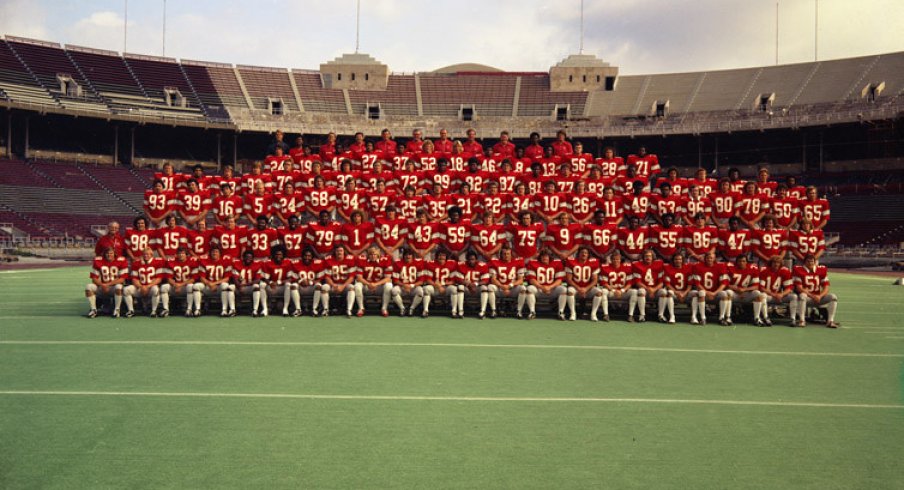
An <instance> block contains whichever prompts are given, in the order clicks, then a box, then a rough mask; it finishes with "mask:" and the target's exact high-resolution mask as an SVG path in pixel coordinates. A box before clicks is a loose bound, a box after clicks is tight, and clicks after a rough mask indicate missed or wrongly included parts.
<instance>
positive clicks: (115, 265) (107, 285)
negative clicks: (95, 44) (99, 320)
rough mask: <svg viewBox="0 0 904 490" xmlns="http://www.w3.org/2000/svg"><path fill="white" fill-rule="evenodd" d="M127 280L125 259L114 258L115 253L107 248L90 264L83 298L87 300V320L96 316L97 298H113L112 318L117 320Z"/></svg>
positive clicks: (127, 270) (127, 271)
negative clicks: (89, 272)
mask: <svg viewBox="0 0 904 490" xmlns="http://www.w3.org/2000/svg"><path fill="white" fill-rule="evenodd" d="M128 278H129V263H128V262H127V261H126V259H125V257H122V256H119V257H117V256H116V251H115V250H114V249H113V248H112V247H109V248H107V249H105V250H104V251H103V252H102V254H101V256H99V257H97V258H95V259H94V262H93V263H92V264H91V282H90V283H88V285H87V286H85V297H86V298H88V307H89V310H88V318H95V317H96V316H97V298H98V296H100V298H101V299H108V298H110V297H111V296H112V297H113V312H112V316H113V318H119V307H120V305H121V304H122V290H123V287H124V284H125V283H126V280H127V279H128Z"/></svg>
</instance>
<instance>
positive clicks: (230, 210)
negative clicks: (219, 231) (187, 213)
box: [213, 195, 245, 221]
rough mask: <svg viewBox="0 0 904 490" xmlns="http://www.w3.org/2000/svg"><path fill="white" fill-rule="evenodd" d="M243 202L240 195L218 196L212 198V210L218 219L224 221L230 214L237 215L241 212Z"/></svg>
mask: <svg viewBox="0 0 904 490" xmlns="http://www.w3.org/2000/svg"><path fill="white" fill-rule="evenodd" d="M244 206H245V203H244V202H243V201H242V198H241V197H238V196H236V195H232V196H231V197H225V196H220V197H218V198H216V199H214V200H213V212H214V214H215V215H216V217H217V218H218V219H219V220H220V221H226V219H227V218H229V217H230V216H238V215H240V214H242V210H243V209H244Z"/></svg>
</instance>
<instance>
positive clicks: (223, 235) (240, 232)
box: [210, 218, 248, 260]
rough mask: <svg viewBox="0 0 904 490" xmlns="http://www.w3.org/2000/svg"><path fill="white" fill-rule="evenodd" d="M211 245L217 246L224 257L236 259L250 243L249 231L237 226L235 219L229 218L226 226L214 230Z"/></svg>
mask: <svg viewBox="0 0 904 490" xmlns="http://www.w3.org/2000/svg"><path fill="white" fill-rule="evenodd" d="M210 243H211V244H213V245H216V246H217V248H219V249H220V252H221V254H222V255H223V256H224V257H228V258H229V259H230V260H233V259H236V258H238V257H239V255H240V254H241V251H242V249H244V248H245V246H246V245H247V243H248V229H247V228H245V227H238V226H236V224H235V218H228V219H227V220H226V226H218V227H216V229H214V230H213V234H212V235H211V237H210Z"/></svg>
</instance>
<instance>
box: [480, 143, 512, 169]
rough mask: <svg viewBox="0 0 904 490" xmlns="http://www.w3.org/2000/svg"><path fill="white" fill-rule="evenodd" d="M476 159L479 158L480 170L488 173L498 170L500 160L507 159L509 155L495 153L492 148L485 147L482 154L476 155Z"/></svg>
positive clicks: (500, 163)
mask: <svg viewBox="0 0 904 490" xmlns="http://www.w3.org/2000/svg"><path fill="white" fill-rule="evenodd" d="M477 159H478V160H480V168H481V170H483V171H485V172H489V173H490V174H495V173H496V172H498V171H499V166H500V165H502V161H503V160H507V159H509V157H507V156H506V155H503V154H501V153H496V152H495V151H494V150H493V149H492V148H487V149H486V150H485V151H484V154H483V155H477Z"/></svg>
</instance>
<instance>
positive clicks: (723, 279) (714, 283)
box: [691, 252, 731, 326]
mask: <svg viewBox="0 0 904 490" xmlns="http://www.w3.org/2000/svg"><path fill="white" fill-rule="evenodd" d="M691 271H692V272H691V274H692V279H691V281H692V284H693V291H691V325H706V303H707V302H718V303H719V323H720V324H722V325H724V326H727V325H730V323H728V322H727V321H726V320H725V317H726V315H727V314H728V311H729V310H731V295H730V294H729V293H728V291H726V289H727V288H728V270H727V269H726V268H725V264H722V263H720V262H716V253H715V252H707V253H706V255H704V256H703V262H699V263H696V264H694V265H692V266H691ZM698 315H699V318H700V319H699V320H697V316H698Z"/></svg>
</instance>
